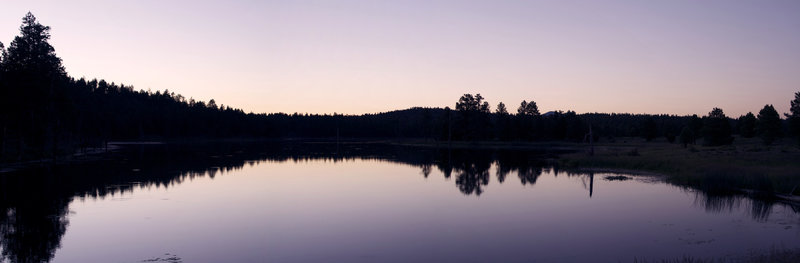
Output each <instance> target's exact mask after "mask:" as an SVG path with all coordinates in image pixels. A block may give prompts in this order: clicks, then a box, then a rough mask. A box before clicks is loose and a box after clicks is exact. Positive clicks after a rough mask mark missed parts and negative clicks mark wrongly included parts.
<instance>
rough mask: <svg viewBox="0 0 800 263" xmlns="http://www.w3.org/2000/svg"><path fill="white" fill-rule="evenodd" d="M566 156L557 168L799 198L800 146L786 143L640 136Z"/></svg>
mask: <svg viewBox="0 0 800 263" xmlns="http://www.w3.org/2000/svg"><path fill="white" fill-rule="evenodd" d="M583 147H584V148H585V150H583V151H579V152H575V153H570V154H564V155H562V156H561V158H560V160H559V164H560V165H561V166H563V167H565V168H573V169H626V170H637V171H647V172H653V173H659V174H664V175H666V176H667V178H668V180H669V181H671V182H672V183H675V184H679V185H685V186H691V187H696V188H701V189H703V190H706V191H717V192H725V191H745V192H748V193H750V194H756V195H757V194H766V195H779V196H782V197H785V198H788V199H794V198H795V197H798V196H800V148H798V147H797V146H796V144H793V141H791V142H790V140H784V141H782V142H777V143H776V144H773V145H770V146H766V145H763V144H762V143H761V141H760V140H759V139H757V138H750V139H746V138H736V140H735V141H734V143H733V144H732V145H727V146H720V147H706V146H701V145H689V146H688V147H687V148H683V147H682V146H681V145H680V144H672V143H667V142H666V141H653V142H645V141H644V140H643V139H639V138H629V139H624V140H620V139H618V140H616V141H615V142H605V143H599V144H597V145H595V154H594V156H590V155H589V154H587V152H588V146H583Z"/></svg>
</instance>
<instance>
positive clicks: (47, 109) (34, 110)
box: [0, 13, 800, 162]
mask: <svg viewBox="0 0 800 263" xmlns="http://www.w3.org/2000/svg"><path fill="white" fill-rule="evenodd" d="M49 39H50V27H48V26H44V25H42V24H40V23H39V22H38V21H37V20H36V17H34V16H33V15H32V14H31V13H28V14H27V15H26V16H25V17H24V18H23V19H22V25H21V26H20V35H19V36H17V37H15V38H14V40H13V41H11V42H10V44H9V46H8V47H7V48H6V47H5V46H4V45H3V44H2V43H0V162H14V161H21V160H31V159H39V158H54V157H57V156H61V155H66V154H72V153H74V152H75V151H76V150H80V149H85V148H89V147H100V146H102V145H104V144H105V143H107V142H109V141H113V140H172V139H187V138H189V139H191V138H202V139H206V138H274V139H285V138H334V137H335V138H417V139H427V140H431V141H439V142H441V141H474V140H500V141H545V140H561V141H585V140H587V138H588V137H589V136H591V137H592V139H593V140H595V141H596V140H615V139H616V138H619V137H632V136H635V137H643V138H645V139H647V140H653V139H656V138H660V137H663V138H666V140H668V141H670V142H675V141H676V140H677V142H680V143H683V144H684V145H686V144H690V143H695V142H697V139H700V138H702V139H703V142H704V143H705V144H708V145H723V144H729V143H731V142H732V140H733V138H732V135H733V134H740V135H741V136H742V137H753V136H761V137H762V138H763V139H764V142H765V143H772V142H774V141H775V140H776V139H779V138H781V137H783V136H785V135H790V136H792V137H794V138H799V139H798V141H800V92H798V93H797V94H795V98H794V100H792V102H791V109H790V113H789V114H787V115H786V119H782V118H781V117H780V116H779V115H778V113H777V111H776V110H775V109H774V107H772V105H766V106H765V107H764V108H763V109H762V110H761V111H759V113H758V115H757V116H756V115H754V114H752V113H750V114H747V115H743V116H741V117H739V118H737V119H732V118H729V117H727V116H725V114H724V113H723V112H722V110H721V109H717V108H714V109H713V110H712V111H711V112H710V113H709V114H708V115H707V116H703V117H698V116H696V115H694V116H676V115H648V114H606V113H587V114H577V113H575V112H574V111H566V112H562V111H551V112H546V113H540V112H539V109H538V107H537V105H536V102H535V101H533V100H523V101H522V102H521V103H520V104H519V106H518V107H517V108H516V113H514V112H513V111H514V109H513V108H512V109H509V108H508V107H507V106H506V105H505V104H504V103H502V102H500V103H498V104H497V106H496V109H495V111H491V109H490V108H491V107H490V104H489V103H488V102H487V101H485V100H484V98H483V97H482V96H481V95H480V94H476V95H472V94H464V95H463V96H461V98H459V100H458V101H457V102H456V104H455V107H454V108H452V109H451V108H450V107H445V108H443V109H442V108H411V109H407V110H398V111H391V112H385V113H379V114H364V115H341V114H322V115H321V114H299V113H294V114H286V113H271V114H266V113H258V114H257V113H252V112H250V113H245V112H244V111H243V110H241V109H237V108H234V107H231V106H230V105H222V104H217V102H216V101H215V100H213V99H212V100H209V101H208V102H205V101H200V100H195V99H193V98H186V97H184V96H183V95H180V94H175V93H174V92H170V91H169V90H164V91H155V92H153V91H150V90H147V91H145V90H138V91H137V90H135V89H134V88H133V87H132V86H128V85H124V84H116V83H114V82H110V83H109V82H107V81H105V80H97V79H92V80H87V79H84V78H80V79H76V78H73V77H70V76H69V75H68V74H67V72H66V70H65V68H64V66H63V65H62V63H61V58H59V57H58V56H57V55H56V53H55V49H54V47H53V46H52V45H50V43H49V42H48V40H49ZM590 130H591V131H592V132H591V133H589V131H590Z"/></svg>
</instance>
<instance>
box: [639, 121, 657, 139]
mask: <svg viewBox="0 0 800 263" xmlns="http://www.w3.org/2000/svg"><path fill="white" fill-rule="evenodd" d="M642 137H643V138H644V139H645V140H647V141H648V142H649V141H652V140H653V139H655V138H656V137H658V126H657V125H656V120H655V119H654V118H653V117H649V118H646V119H644V122H643V123H642Z"/></svg>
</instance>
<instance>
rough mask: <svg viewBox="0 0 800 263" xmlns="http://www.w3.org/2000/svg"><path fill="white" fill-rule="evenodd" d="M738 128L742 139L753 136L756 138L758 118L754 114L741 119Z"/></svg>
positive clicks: (750, 113)
mask: <svg viewBox="0 0 800 263" xmlns="http://www.w3.org/2000/svg"><path fill="white" fill-rule="evenodd" d="M737 126H738V127H739V129H738V130H739V134H740V135H741V136H742V137H744V138H753V136H756V116H755V115H753V113H752V112H748V113H747V114H745V115H742V116H741V117H739V120H738V122H737Z"/></svg>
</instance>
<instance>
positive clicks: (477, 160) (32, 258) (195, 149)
mask: <svg viewBox="0 0 800 263" xmlns="http://www.w3.org/2000/svg"><path fill="white" fill-rule="evenodd" d="M554 157H555V156H554V155H553V153H547V152H536V151H521V150H516V151H512V150H504V151H498V150H454V149H453V150H451V149H434V148H413V147H402V146H391V145H389V146H387V145H378V144H348V145H335V144H327V143H318V144H314V143H291V144H290V143H268V144H257V145H253V144H247V145H245V144H212V145H158V146H153V145H149V146H131V147H127V148H124V149H123V150H121V151H119V152H116V153H114V154H113V156H110V158H109V159H110V160H109V161H100V162H93V163H83V164H74V165H70V166H59V167H52V168H42V169H32V170H26V171H22V172H17V173H12V174H3V175H0V237H1V239H0V249H2V254H0V255H1V257H2V258H0V259H2V260H0V261H9V262H47V261H50V260H52V259H53V257H54V254H55V251H56V250H57V249H58V248H59V247H60V244H61V238H62V236H63V235H64V233H65V232H66V229H67V227H68V225H69V221H68V213H69V212H68V205H69V203H70V202H72V201H73V199H75V198H78V199H87V198H89V199H105V198H108V197H114V196H117V195H123V194H125V193H127V192H131V191H133V190H134V189H137V188H149V187H156V188H161V187H165V188H168V187H172V186H174V185H177V184H181V183H183V182H187V181H191V180H193V179H195V178H198V177H205V176H208V177H210V178H212V179H213V178H215V177H217V176H224V175H225V174H227V173H230V172H232V171H236V170H239V169H242V168H243V167H245V166H251V167H252V166H256V165H258V164H260V163H262V162H311V161H314V162H317V161H323V162H341V161H348V160H356V159H359V160H365V159H366V160H381V161H385V162H394V163H399V164H404V165H411V166H414V167H418V168H419V170H420V174H421V175H422V176H424V177H425V178H427V177H429V176H431V175H433V174H435V173H434V171H438V172H439V173H441V174H442V176H444V177H445V178H446V179H448V180H450V181H452V182H453V183H454V184H455V186H456V188H457V189H458V191H460V192H461V193H462V194H463V195H466V196H475V197H477V196H480V195H482V194H484V193H485V191H486V189H487V186H488V185H489V184H490V179H491V178H490V177H491V174H492V173H491V171H490V170H491V168H492V167H495V171H494V174H495V178H496V180H497V183H509V182H508V181H513V180H510V179H509V178H508V177H509V176H513V175H514V174H516V175H517V177H518V179H519V183H520V184H521V185H526V186H531V185H534V184H535V183H536V181H537V180H538V179H539V178H540V177H541V176H542V175H543V174H553V175H554V176H559V175H560V174H561V175H566V176H569V177H578V178H579V179H580V180H582V181H583V183H584V186H585V188H586V191H587V192H586V193H587V195H588V198H591V197H592V196H593V195H594V194H595V193H594V192H595V190H596V189H594V188H595V185H594V179H595V178H594V177H595V174H594V173H579V172H572V171H562V170H560V169H559V167H558V166H557V165H555V162H553V161H550V160H552V158H554ZM531 191H534V190H531ZM692 192H693V193H695V194H696V198H695V200H696V201H695V202H696V204H697V205H699V206H702V207H703V208H705V209H706V211H708V212H713V213H722V212H730V211H734V210H736V209H738V208H740V207H741V206H742V205H747V206H749V208H750V209H749V211H750V212H749V213H750V215H751V216H752V217H753V218H754V219H756V220H767V217H768V216H769V215H770V212H771V211H772V209H773V207H774V206H775V205H776V204H778V203H775V202H774V201H771V200H768V199H763V200H762V199H749V198H743V197H741V196H736V195H730V194H719V193H714V194H709V193H703V192H699V191H694V190H692ZM792 209H794V211H795V212H798V208H797V207H792Z"/></svg>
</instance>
